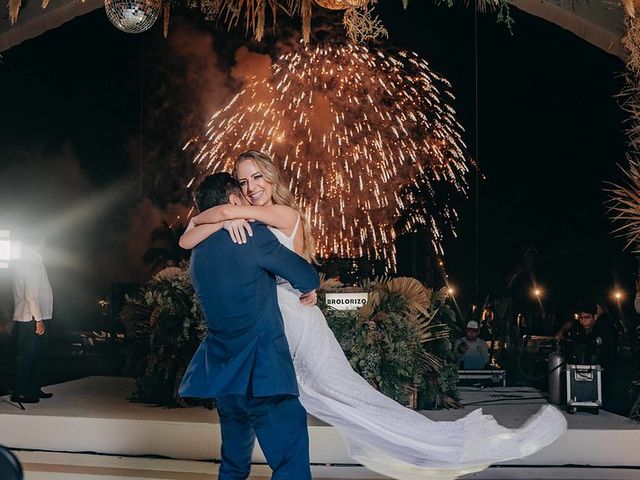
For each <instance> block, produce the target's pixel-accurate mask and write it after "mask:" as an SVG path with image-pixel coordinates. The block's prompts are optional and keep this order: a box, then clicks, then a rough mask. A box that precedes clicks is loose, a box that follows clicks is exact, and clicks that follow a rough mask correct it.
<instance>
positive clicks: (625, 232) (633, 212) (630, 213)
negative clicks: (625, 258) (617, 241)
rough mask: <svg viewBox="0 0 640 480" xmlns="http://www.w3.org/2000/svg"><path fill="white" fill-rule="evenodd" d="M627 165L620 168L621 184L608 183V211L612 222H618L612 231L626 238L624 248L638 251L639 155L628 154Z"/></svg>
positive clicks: (639, 245)
mask: <svg viewBox="0 0 640 480" xmlns="http://www.w3.org/2000/svg"><path fill="white" fill-rule="evenodd" d="M627 160H628V165H627V167H626V168H621V169H622V172H623V174H624V179H625V182H624V184H623V185H616V184H610V188H608V189H607V191H608V192H609V194H610V199H609V201H608V204H609V213H610V215H611V218H612V219H613V221H614V222H616V223H618V224H620V226H619V227H617V228H616V229H615V230H614V231H613V233H614V234H615V235H617V236H618V237H623V238H625V239H626V242H627V243H626V245H625V250H626V249H630V250H631V251H632V252H634V253H640V242H639V240H640V160H639V156H638V155H635V156H628V157H627Z"/></svg>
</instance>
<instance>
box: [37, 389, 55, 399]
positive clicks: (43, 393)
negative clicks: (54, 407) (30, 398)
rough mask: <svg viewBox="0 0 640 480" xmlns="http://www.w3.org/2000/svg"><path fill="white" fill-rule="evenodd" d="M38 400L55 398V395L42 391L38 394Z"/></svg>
mask: <svg viewBox="0 0 640 480" xmlns="http://www.w3.org/2000/svg"><path fill="white" fill-rule="evenodd" d="M37 397H38V398H51V397H53V393H48V392H43V391H42V389H40V391H39V392H38V395H37Z"/></svg>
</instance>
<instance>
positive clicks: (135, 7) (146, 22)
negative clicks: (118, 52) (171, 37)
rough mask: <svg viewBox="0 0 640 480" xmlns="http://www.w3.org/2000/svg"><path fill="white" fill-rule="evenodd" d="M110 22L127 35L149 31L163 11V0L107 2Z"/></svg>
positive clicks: (109, 0)
mask: <svg viewBox="0 0 640 480" xmlns="http://www.w3.org/2000/svg"><path fill="white" fill-rule="evenodd" d="M104 10H105V12H106V13H107V17H108V18H109V21H110V22H111V23H112V24H113V25H114V26H115V27H116V28H118V29H119V30H122V31H123V32H126V33H142V32H144V31H146V30H149V29H150V28H151V27H152V26H153V24H154V23H155V22H156V20H157V19H158V17H159V16H160V12H161V11H162V2H161V0H105V2H104Z"/></svg>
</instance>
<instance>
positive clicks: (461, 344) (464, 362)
mask: <svg viewBox="0 0 640 480" xmlns="http://www.w3.org/2000/svg"><path fill="white" fill-rule="evenodd" d="M478 330H479V325H478V322H476V321H475V320H471V321H469V322H468V323H467V333H466V335H465V336H464V337H462V338H459V339H458V340H456V343H455V344H454V345H453V355H454V357H455V359H456V362H457V364H458V367H460V368H464V369H466V370H483V369H485V368H486V367H487V364H488V363H489V351H488V350H487V344H486V343H485V341H484V340H483V339H481V338H479V337H478Z"/></svg>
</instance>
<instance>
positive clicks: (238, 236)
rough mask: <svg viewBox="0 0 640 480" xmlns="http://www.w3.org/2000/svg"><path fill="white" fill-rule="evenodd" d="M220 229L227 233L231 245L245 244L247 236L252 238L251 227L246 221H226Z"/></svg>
mask: <svg viewBox="0 0 640 480" xmlns="http://www.w3.org/2000/svg"><path fill="white" fill-rule="evenodd" d="M222 228H224V229H225V230H226V231H227V232H229V235H231V240H232V241H233V243H247V235H249V236H250V237H253V230H252V229H251V225H249V222H247V221H246V220H227V221H226V222H224V223H223V224H222Z"/></svg>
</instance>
